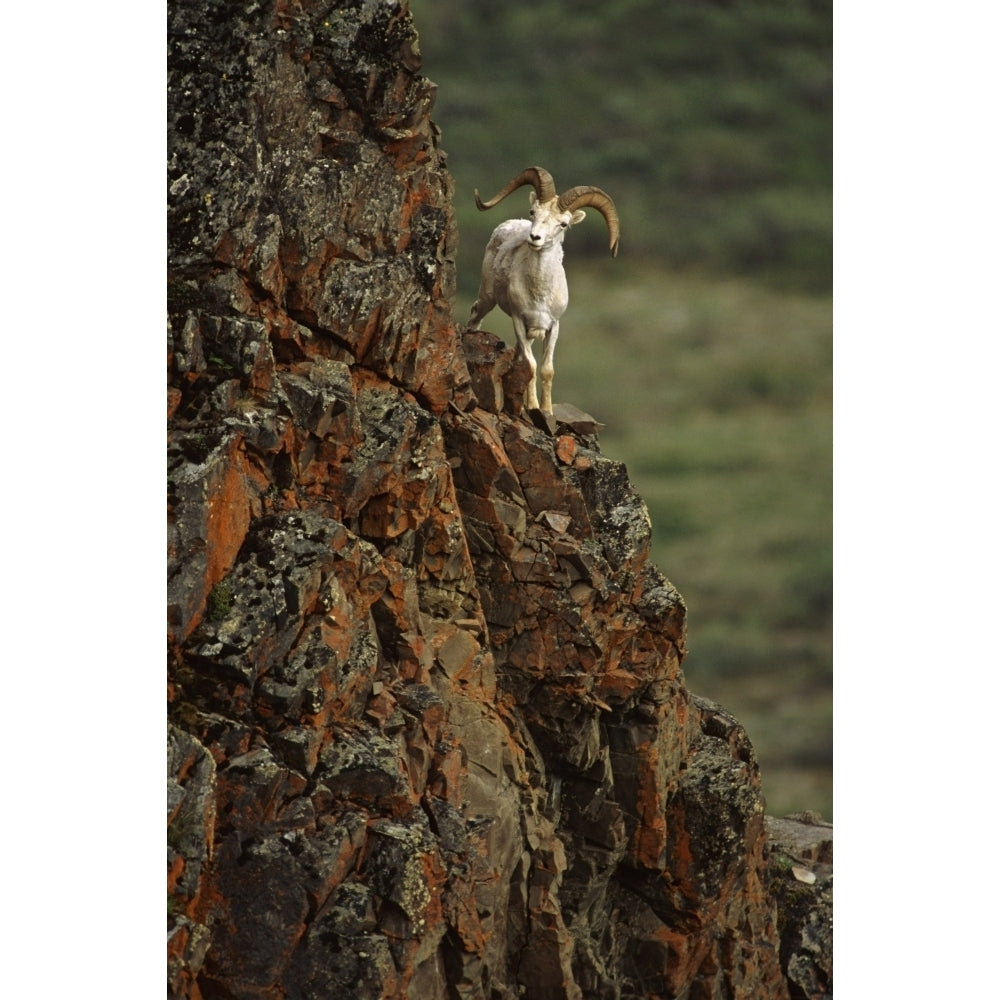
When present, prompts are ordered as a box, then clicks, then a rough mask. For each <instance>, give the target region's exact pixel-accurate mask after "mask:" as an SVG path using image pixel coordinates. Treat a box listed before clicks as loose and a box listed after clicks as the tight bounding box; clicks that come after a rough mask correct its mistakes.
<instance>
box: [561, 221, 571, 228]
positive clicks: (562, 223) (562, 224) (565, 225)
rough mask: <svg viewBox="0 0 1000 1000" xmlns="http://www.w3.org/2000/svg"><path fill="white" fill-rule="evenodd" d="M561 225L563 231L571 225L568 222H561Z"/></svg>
mask: <svg viewBox="0 0 1000 1000" xmlns="http://www.w3.org/2000/svg"><path fill="white" fill-rule="evenodd" d="M559 225H560V226H562V227H563V229H565V228H566V227H567V226H568V225H569V223H568V222H560V223H559Z"/></svg>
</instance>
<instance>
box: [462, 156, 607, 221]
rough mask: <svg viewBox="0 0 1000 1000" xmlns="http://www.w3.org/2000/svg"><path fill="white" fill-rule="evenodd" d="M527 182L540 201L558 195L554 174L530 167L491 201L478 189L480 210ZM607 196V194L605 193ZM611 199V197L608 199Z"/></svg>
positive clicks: (496, 202) (501, 199)
mask: <svg viewBox="0 0 1000 1000" xmlns="http://www.w3.org/2000/svg"><path fill="white" fill-rule="evenodd" d="M525 184H530V185H531V186H532V187H533V188H534V189H535V194H536V195H538V200H539V201H550V200H551V199H552V198H554V197H555V196H556V184H555V181H554V180H552V175H551V174H550V173H549V172H548V171H547V170H543V169H542V168H541V167H528V168H526V169H525V170H522V171H521V172H520V173H519V174H518V175H517V176H516V177H515V178H514V179H513V180H512V181H511V182H510V183H509V184H508V185H507V186H506V187H505V188H504V189H503V190H502V191H501V192H500V193H499V194H497V195H494V196H493V197H492V198H490V200H489V201H482V200H480V198H479V189H478V188H477V189H476V192H475V194H476V205H477V206H478V208H479V211H480V212H485V211H486V209H488V208H492V207H493V206H494V205H496V204H498V203H499V202H501V201H503V200H504V198H506V197H507V195H509V194H510V193H511V191H516V190H517V189H518V188H519V187H523V186H524V185H525ZM605 197H607V195H605ZM608 200H609V201H610V200H611V199H610V198H609V199H608Z"/></svg>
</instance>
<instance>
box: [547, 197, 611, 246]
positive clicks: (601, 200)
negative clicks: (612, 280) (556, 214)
mask: <svg viewBox="0 0 1000 1000" xmlns="http://www.w3.org/2000/svg"><path fill="white" fill-rule="evenodd" d="M584 205H590V206H592V207H593V208H596V209H597V211H598V212H600V213H601V215H603V216H604V221H605V222H606V223H607V224H608V235H609V236H610V238H611V256H612V257H617V256H618V210H617V209H616V208H615V203H614V202H613V201H612V200H611V195H609V194H608V193H607V192H606V191H602V190H601V189H600V188H599V187H590V186H589V185H582V186H580V187H575V188H570V189H569V190H568V191H567V192H565V193H564V194H561V195H559V208H560V210H561V211H563V212H575V211H576V210H577V209H578V208H583V207H584Z"/></svg>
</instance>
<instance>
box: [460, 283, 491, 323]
mask: <svg viewBox="0 0 1000 1000" xmlns="http://www.w3.org/2000/svg"><path fill="white" fill-rule="evenodd" d="M495 305H496V303H495V302H490V300H489V299H488V298H487V297H486V296H484V295H483V294H482V291H480V293H479V298H477V299H476V301H475V302H474V303H473V306H472V312H470V313H469V322H468V323H466V324H465V326H466V329H468V330H478V329H479V324H480V323H481V322H482V321H483V317H484V316H485V315H486V314H487V313H488V312H489V311H490V310H491V309H492V308H493V307H494V306H495Z"/></svg>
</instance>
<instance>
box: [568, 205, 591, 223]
mask: <svg viewBox="0 0 1000 1000" xmlns="http://www.w3.org/2000/svg"><path fill="white" fill-rule="evenodd" d="M586 218H587V213H586V212H585V211H584V210H583V209H582V208H578V209H577V210H576V211H575V212H574V213H573V216H572V218H571V219H570V220H569V224H570V225H571V226H575V225H576V224H577V223H578V222H583V220H584V219H586Z"/></svg>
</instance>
